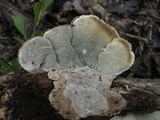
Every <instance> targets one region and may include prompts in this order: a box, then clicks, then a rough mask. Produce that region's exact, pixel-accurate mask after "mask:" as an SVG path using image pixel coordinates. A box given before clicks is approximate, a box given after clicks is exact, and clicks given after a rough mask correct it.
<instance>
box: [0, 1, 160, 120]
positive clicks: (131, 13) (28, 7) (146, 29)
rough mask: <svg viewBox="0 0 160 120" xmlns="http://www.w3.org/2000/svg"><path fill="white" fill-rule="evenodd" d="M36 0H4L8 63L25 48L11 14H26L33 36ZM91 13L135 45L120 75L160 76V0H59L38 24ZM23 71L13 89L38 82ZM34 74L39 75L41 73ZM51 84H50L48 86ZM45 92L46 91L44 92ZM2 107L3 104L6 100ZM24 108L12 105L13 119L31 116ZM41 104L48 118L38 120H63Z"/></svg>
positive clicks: (0, 30) (1, 27) (0, 13)
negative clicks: (130, 61)
mask: <svg viewBox="0 0 160 120" xmlns="http://www.w3.org/2000/svg"><path fill="white" fill-rule="evenodd" d="M35 2H37V0H0V58H1V59H3V60H5V61H6V62H7V63H8V64H10V63H11V61H13V59H15V58H17V54H18V49H19V48H20V47H21V44H20V43H19V42H17V40H15V39H14V37H18V38H22V39H23V36H22V35H21V34H20V33H19V31H18V30H17V29H16V27H15V26H14V22H13V20H12V17H11V16H23V17H24V18H25V21H26V24H27V37H28V39H30V37H29V36H31V34H32V33H33V31H34V29H33V28H35V27H34V26H35V23H34V19H35V18H34V13H33V5H34V3H35ZM90 14H92V15H96V16H98V17H99V18H101V19H103V20H104V21H105V22H106V23H108V24H110V25H112V26H113V27H115V28H116V30H117V31H118V33H119V34H120V36H121V37H123V38H125V39H126V40H128V41H129V42H130V43H131V45H132V49H133V52H134V54H135V58H136V59H135V62H134V64H133V66H132V67H131V68H130V69H129V70H128V71H126V72H124V73H122V74H121V75H120V76H122V77H128V76H131V77H133V78H145V79H155V78H160V1H159V0H55V1H54V2H53V4H52V5H51V6H50V7H49V9H47V10H46V11H45V14H44V17H43V20H42V22H41V24H40V26H38V27H39V29H40V30H41V31H46V30H48V29H50V28H53V27H56V26H59V25H64V24H70V23H71V21H72V19H73V18H75V17H77V16H80V15H90ZM1 67H2V66H1V65H0V96H2V95H3V97H4V89H6V88H5V87H4V85H2V84H1V83H3V80H4V81H5V79H6V78H5V76H4V75H5V72H4V71H3V70H2V69H1ZM20 73H22V78H23V80H21V79H22V78H18V77H16V78H15V76H17V74H18V75H19V74H20ZM20 73H12V74H13V78H14V79H13V82H11V83H9V84H8V85H7V87H9V89H12V88H14V87H15V86H16V87H17V86H19V87H20V88H23V89H22V90H25V89H28V88H24V87H26V86H22V85H21V84H22V83H23V82H25V83H26V84H27V85H28V87H29V85H30V84H31V83H32V82H34V81H32V82H31V81H25V76H23V75H26V74H27V76H30V75H29V73H25V72H24V73H23V71H22V72H20ZM34 77H39V75H37V76H34ZM15 79H16V80H15ZM31 79H33V78H31ZM36 79H37V78H36ZM45 79H46V78H45ZM42 83H44V81H41V82H40V83H39V82H38V83H36V82H35V83H32V85H33V86H32V87H34V85H35V86H37V84H42ZM49 83H50V81H49V80H48V84H49ZM46 84H47V83H46ZM48 84H47V85H46V86H48ZM52 87H53V86H49V87H48V88H47V90H46V88H43V89H40V91H39V93H34V94H40V97H42V98H43V97H44V96H43V95H48V92H49V91H50V90H51V89H52ZM37 88H38V87H37ZM45 90H46V91H45ZM31 92H33V90H31V91H30V92H29V93H28V95H29V96H30V94H31ZM41 92H43V94H42V93H41ZM22 93H23V91H17V92H16V93H15V97H19V96H18V95H19V94H22ZM41 95H42V96H41ZM31 96H32V95H31ZM21 97H24V96H21ZM5 99H7V98H5ZM16 99H17V98H13V100H14V104H17V103H16V102H17V101H16ZM18 99H21V98H18ZM30 99H31V98H30ZM4 101H5V100H4ZM6 101H7V100H6ZM44 101H46V99H43V100H42V101H41V102H42V103H43V102H44ZM34 102H36V101H34ZM24 104H30V105H32V104H31V103H26V101H24ZM33 104H34V103H33ZM35 104H36V103H35ZM35 104H34V106H36V107H35V108H33V109H32V110H31V112H29V113H28V114H30V115H28V116H36V115H35V114H34V109H38V107H37V106H38V105H39V104H37V105H35ZM30 105H29V106H30ZM46 106H47V107H48V108H49V109H48V110H47V111H45V110H46ZM0 107H2V103H1V104H0ZM10 107H13V103H12V104H10ZM22 107H24V106H23V105H22V106H19V107H18V108H14V109H16V110H13V108H9V109H10V111H11V109H12V114H14V115H17V116H14V115H12V117H13V118H14V117H15V118H14V120H15V119H18V118H20V117H19V116H21V118H22V120H27V119H29V118H26V116H25V115H26V114H25V112H26V111H25V110H28V109H25V108H24V109H25V110H24V111H21V112H20V113H18V112H19V111H20V110H22ZM41 107H42V108H43V110H42V111H41V112H40V113H39V115H42V116H43V117H46V118H38V117H37V118H36V119H35V120H61V119H62V118H61V117H60V116H59V115H57V116H58V117H57V118H54V119H53V116H52V115H48V114H49V113H52V112H54V115H55V114H56V113H55V110H51V108H50V106H49V102H46V105H42V106H41ZM42 112H43V113H42ZM31 113H32V114H31ZM47 115H48V116H47ZM1 116H3V109H0V119H1ZM42 116H41V117H42ZM13 118H12V119H13Z"/></svg>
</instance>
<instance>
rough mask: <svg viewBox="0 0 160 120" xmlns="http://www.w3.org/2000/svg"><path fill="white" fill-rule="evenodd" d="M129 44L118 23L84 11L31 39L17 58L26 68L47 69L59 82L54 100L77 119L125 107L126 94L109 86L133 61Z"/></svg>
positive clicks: (52, 102)
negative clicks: (115, 24) (70, 20)
mask: <svg viewBox="0 0 160 120" xmlns="http://www.w3.org/2000/svg"><path fill="white" fill-rule="evenodd" d="M131 49H132V48H131V45H130V43H129V42H128V41H126V40H124V39H123V38H121V37H120V36H119V34H118V32H117V31H116V30H115V28H113V27H112V26H110V25H108V24H106V23H105V22H104V21H103V20H101V19H99V18H98V17H96V16H94V15H82V16H80V17H77V18H75V19H74V20H73V21H72V23H71V25H62V26H58V27H55V28H53V29H50V30H48V31H47V32H46V33H45V34H44V36H43V37H35V38H32V39H31V40H28V41H27V42H26V43H25V44H24V45H23V46H22V47H21V48H20V50H19V55H18V58H19V62H20V64H21V66H22V67H23V68H24V69H25V70H27V71H28V72H34V73H39V72H43V71H46V72H48V77H49V78H50V79H52V80H54V82H53V84H54V86H55V88H54V89H53V90H52V91H51V93H50V95H49V100H50V102H51V105H52V106H53V107H54V108H55V109H57V110H58V111H59V113H60V114H61V115H62V116H63V117H64V118H65V119H72V120H76V119H80V118H85V117H87V116H108V115H114V114H117V113H118V112H119V111H121V110H122V109H123V108H125V106H126V104H127V103H126V101H125V99H123V97H122V96H121V95H120V94H119V93H118V92H115V91H112V90H111V89H110V86H111V83H112V81H113V79H114V78H115V77H116V75H119V74H120V73H122V72H124V71H126V70H127V69H129V68H130V67H131V65H132V64H133V62H134V53H133V52H132V51H131ZM51 69H54V71H52V70H51Z"/></svg>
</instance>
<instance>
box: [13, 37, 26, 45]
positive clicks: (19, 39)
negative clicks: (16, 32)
mask: <svg viewBox="0 0 160 120" xmlns="http://www.w3.org/2000/svg"><path fill="white" fill-rule="evenodd" d="M13 38H14V39H15V40H16V41H17V42H19V43H20V44H21V45H22V44H23V43H24V42H25V41H24V40H23V39H21V38H19V37H13Z"/></svg>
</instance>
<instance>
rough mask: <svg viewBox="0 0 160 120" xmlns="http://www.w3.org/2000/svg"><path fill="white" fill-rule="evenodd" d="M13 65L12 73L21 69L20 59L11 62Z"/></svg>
mask: <svg viewBox="0 0 160 120" xmlns="http://www.w3.org/2000/svg"><path fill="white" fill-rule="evenodd" d="M11 65H12V71H14V72H15V71H17V70H18V69H19V68H20V64H19V62H18V58H14V59H13V60H12V62H11Z"/></svg>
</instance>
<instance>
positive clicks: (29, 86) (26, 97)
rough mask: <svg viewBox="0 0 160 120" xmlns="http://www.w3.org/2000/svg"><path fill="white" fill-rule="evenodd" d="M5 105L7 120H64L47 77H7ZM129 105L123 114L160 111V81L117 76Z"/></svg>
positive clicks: (116, 85)
mask: <svg viewBox="0 0 160 120" xmlns="http://www.w3.org/2000/svg"><path fill="white" fill-rule="evenodd" d="M0 86H3V88H4V89H3V90H2V92H1V95H2V96H1V98H4V96H8V98H9V99H8V100H6V101H5V102H4V100H3V101H2V99H1V102H2V104H3V107H5V108H6V113H5V117H6V119H9V118H10V119H11V120H15V119H23V120H29V119H34V120H44V119H47V120H63V118H62V117H61V116H60V115H59V114H58V113H57V111H55V109H54V108H52V106H51V105H50V103H49V100H48V95H49V93H50V91H51V90H52V89H53V87H54V86H53V84H52V81H51V80H50V79H48V77H47V75H46V74H30V73H25V72H23V73H17V74H14V75H11V76H9V77H8V78H7V80H6V81H5V82H3V84H1V85H0ZM111 89H112V90H114V91H117V92H118V93H120V94H121V95H122V96H123V97H124V98H125V99H126V100H127V102H128V104H127V107H126V109H125V110H124V111H122V112H121V114H123V113H126V112H128V111H132V112H136V113H148V112H153V111H156V110H160V79H136V78H128V79H125V78H119V77H117V78H116V79H115V80H114V82H113V84H112V87H111ZM86 119H87V120H90V119H92V120H93V119H96V120H103V119H105V120H106V119H109V118H106V117H88V118H86Z"/></svg>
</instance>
